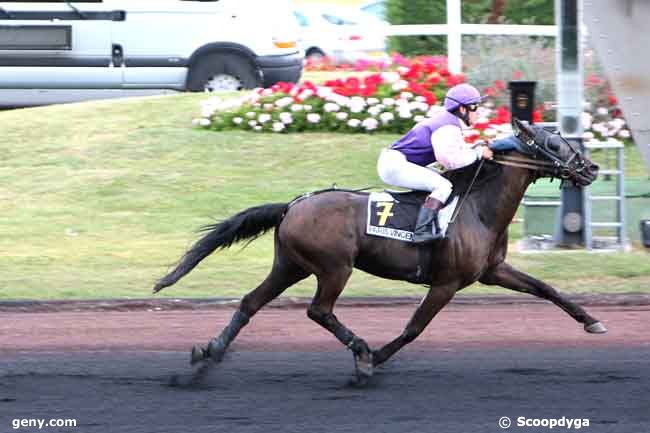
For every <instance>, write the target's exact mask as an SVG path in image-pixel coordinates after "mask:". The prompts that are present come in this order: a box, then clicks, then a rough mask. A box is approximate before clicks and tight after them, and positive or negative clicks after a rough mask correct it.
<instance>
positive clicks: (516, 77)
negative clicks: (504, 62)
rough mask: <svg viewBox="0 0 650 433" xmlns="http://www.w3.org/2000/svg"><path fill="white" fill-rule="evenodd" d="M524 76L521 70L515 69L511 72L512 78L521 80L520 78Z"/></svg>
mask: <svg viewBox="0 0 650 433" xmlns="http://www.w3.org/2000/svg"><path fill="white" fill-rule="evenodd" d="M523 76H524V73H523V72H521V71H515V72H513V73H512V79H513V80H521V78H522V77H523Z"/></svg>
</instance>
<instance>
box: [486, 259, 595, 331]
mask: <svg viewBox="0 0 650 433" xmlns="http://www.w3.org/2000/svg"><path fill="white" fill-rule="evenodd" d="M479 281H480V282H481V283H483V284H487V285H497V286H501V287H505V288H506V289H511V290H515V291H517V292H523V293H529V294H531V295H534V296H537V297H539V298H542V299H547V300H549V301H551V302H553V303H554V304H555V305H557V306H558V307H560V308H561V309H563V310H564V311H566V312H567V313H568V314H569V315H570V316H571V317H573V318H574V319H575V320H576V321H578V322H579V323H582V324H584V328H585V331H587V332H590V333H592V334H604V333H605V332H607V328H605V326H604V325H603V324H602V323H600V322H599V321H598V320H597V319H595V318H593V317H592V316H590V315H589V314H588V313H587V312H586V311H585V310H584V309H583V308H582V307H580V306H579V305H577V304H575V303H573V302H571V301H569V300H568V299H566V298H565V297H564V296H562V295H561V294H559V293H558V292H557V290H555V289H554V288H553V287H551V286H549V285H548V284H546V283H544V282H543V281H540V280H538V279H536V278H533V277H531V276H530V275H527V274H524V273H523V272H520V271H518V270H516V269H515V268H513V267H512V266H510V265H509V264H507V263H505V262H502V263H500V264H499V265H497V266H495V267H494V268H492V269H490V270H489V271H488V272H487V273H485V274H484V275H483V277H482V278H481V279H480V280H479Z"/></svg>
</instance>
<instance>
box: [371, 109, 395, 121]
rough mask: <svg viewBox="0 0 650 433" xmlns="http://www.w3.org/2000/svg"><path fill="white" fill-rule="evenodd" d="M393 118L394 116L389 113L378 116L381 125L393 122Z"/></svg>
mask: <svg viewBox="0 0 650 433" xmlns="http://www.w3.org/2000/svg"><path fill="white" fill-rule="evenodd" d="M368 111H370V110H368ZM394 118H395V115H394V114H393V113H391V112H389V111H384V112H383V113H381V114H380V115H379V120H381V122H382V123H384V124H386V123H388V122H390V121H391V120H393V119H394Z"/></svg>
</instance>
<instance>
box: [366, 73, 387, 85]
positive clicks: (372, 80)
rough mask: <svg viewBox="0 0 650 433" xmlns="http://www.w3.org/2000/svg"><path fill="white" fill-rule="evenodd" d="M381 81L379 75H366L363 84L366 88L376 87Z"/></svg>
mask: <svg viewBox="0 0 650 433" xmlns="http://www.w3.org/2000/svg"><path fill="white" fill-rule="evenodd" d="M383 81H384V80H383V79H382V78H381V74H372V75H368V76H367V77H365V78H364V79H363V84H365V85H366V86H375V87H376V86H378V85H380V84H381V83H383Z"/></svg>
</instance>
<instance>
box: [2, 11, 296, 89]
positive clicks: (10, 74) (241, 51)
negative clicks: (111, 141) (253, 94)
mask: <svg viewBox="0 0 650 433" xmlns="http://www.w3.org/2000/svg"><path fill="white" fill-rule="evenodd" d="M296 41H297V26H296V25H295V20H294V18H293V16H292V9H291V8H290V5H289V3H288V2H284V1H281V0H275V1H273V2H266V1H265V2H258V1H254V0H213V1H199V0H155V1H144V0H136V1H134V0H103V1H102V0H93V2H68V3H66V2H41V1H31V2H24V3H16V2H1V1H0V88H4V89H20V88H22V89H41V88H42V89H70V88H74V89H163V88H165V89H176V90H191V91H203V90H237V89H241V88H253V87H258V86H270V85H272V84H274V83H276V82H278V81H291V82H296V81H298V79H299V78H300V74H301V72H302V62H303V54H302V52H301V51H300V49H299V47H298V45H297V42H296Z"/></svg>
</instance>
